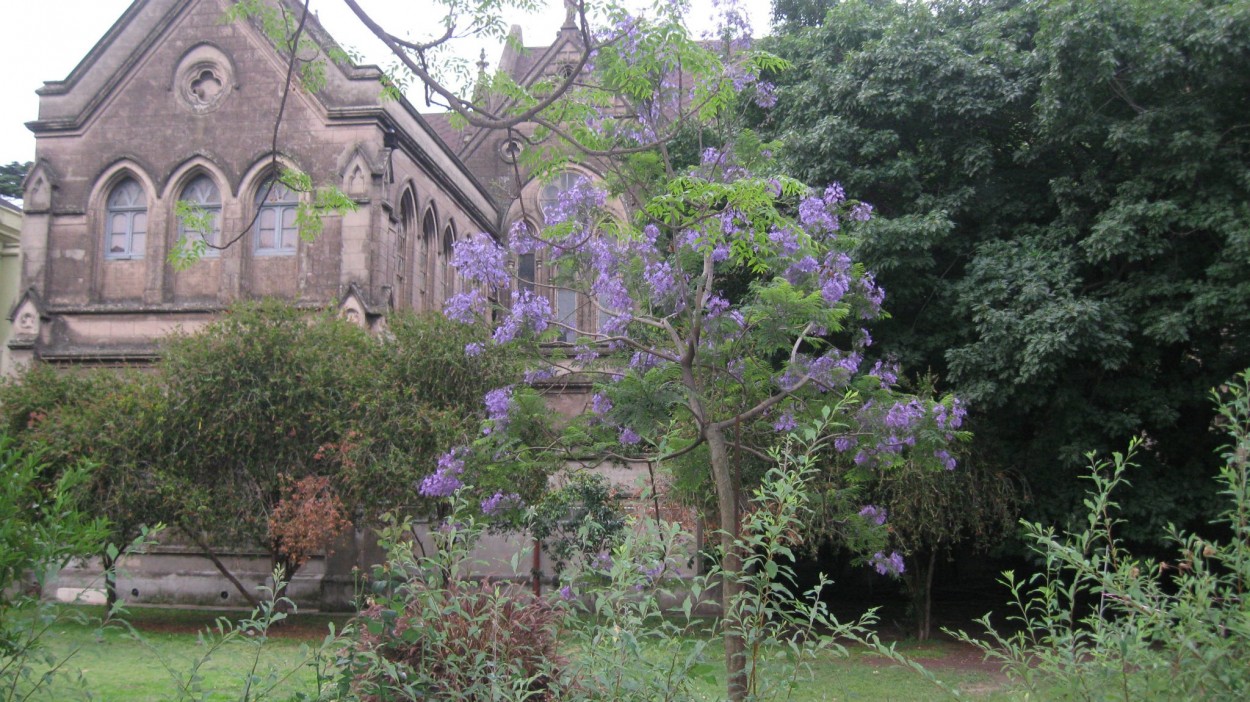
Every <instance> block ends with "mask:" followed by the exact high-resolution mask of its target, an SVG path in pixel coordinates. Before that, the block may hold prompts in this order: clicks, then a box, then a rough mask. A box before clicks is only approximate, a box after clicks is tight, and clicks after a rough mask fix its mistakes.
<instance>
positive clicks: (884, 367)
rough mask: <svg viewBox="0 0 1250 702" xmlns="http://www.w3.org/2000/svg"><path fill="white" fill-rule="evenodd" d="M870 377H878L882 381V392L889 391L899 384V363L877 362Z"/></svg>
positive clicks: (869, 373)
mask: <svg viewBox="0 0 1250 702" xmlns="http://www.w3.org/2000/svg"><path fill="white" fill-rule="evenodd" d="M868 375H872V376H876V377H877V378H878V379H879V380H880V381H881V389H882V390H889V389H890V388H892V387H894V386H895V385H897V384H898V363H897V362H893V361H891V362H889V363H886V362H884V361H877V363H876V365H874V366H873V367H872V370H871V371H868Z"/></svg>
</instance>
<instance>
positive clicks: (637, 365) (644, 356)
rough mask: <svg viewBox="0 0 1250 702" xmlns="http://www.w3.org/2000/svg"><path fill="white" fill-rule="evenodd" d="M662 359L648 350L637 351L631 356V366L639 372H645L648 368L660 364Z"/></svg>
mask: <svg viewBox="0 0 1250 702" xmlns="http://www.w3.org/2000/svg"><path fill="white" fill-rule="evenodd" d="M661 360H662V359H661V358H660V357H659V356H656V355H655V354H653V353H648V352H646V351H636V352H635V353H634V355H633V356H630V357H629V367H630V368H631V369H633V370H636V371H638V372H639V373H645V372H647V370H648V369H650V368H654V367H656V366H658V365H660V361H661Z"/></svg>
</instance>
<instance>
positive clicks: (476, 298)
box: [443, 288, 486, 324]
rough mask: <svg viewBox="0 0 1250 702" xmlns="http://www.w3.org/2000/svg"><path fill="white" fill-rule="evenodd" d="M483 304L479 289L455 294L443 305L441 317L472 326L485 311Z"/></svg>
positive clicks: (483, 299) (483, 300)
mask: <svg viewBox="0 0 1250 702" xmlns="http://www.w3.org/2000/svg"><path fill="white" fill-rule="evenodd" d="M485 302H486V300H485V298H484V297H482V290H481V288H473V289H471V290H468V291H465V292H462V293H457V294H455V295H452V296H451V297H450V298H448V300H447V302H446V303H444V305H443V316H445V317H447V319H450V320H451V321H453V322H460V323H461V324H473V323H474V322H476V321H477V316H478V315H479V314H481V313H482V312H483V311H485Z"/></svg>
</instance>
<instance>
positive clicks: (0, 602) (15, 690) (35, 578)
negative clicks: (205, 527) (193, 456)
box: [0, 434, 108, 700]
mask: <svg viewBox="0 0 1250 702" xmlns="http://www.w3.org/2000/svg"><path fill="white" fill-rule="evenodd" d="M93 470H94V467H93V466H90V465H87V464H80V465H78V466H75V467H74V468H72V469H70V470H66V471H64V472H62V473H61V474H60V475H57V476H49V475H47V465H46V464H45V463H44V462H43V460H42V456H41V455H40V454H39V453H37V452H31V451H24V450H22V449H19V448H17V447H16V446H14V444H13V440H12V439H10V438H9V437H8V436H5V435H2V434H0V475H3V479H0V699H5V700H8V699H26V698H28V697H30V696H33V695H34V694H35V693H36V692H39V691H40V690H41V689H45V688H46V686H47V685H48V684H49V683H50V682H51V681H52V679H53V677H55V676H56V675H58V674H60V673H61V672H62V668H63V667H64V665H65V661H66V659H65V658H62V659H59V660H58V659H57V658H55V657H54V656H52V654H50V653H49V652H48V651H47V650H46V649H45V648H44V645H43V644H44V641H43V639H44V637H45V635H46V634H47V633H48V631H49V630H50V629H51V628H52V627H53V626H55V625H56V623H57V622H58V621H60V618H61V616H62V615H61V613H60V612H58V611H57V610H56V609H55V608H54V607H53V606H51V605H48V604H44V603H42V602H41V601H40V599H39V596H40V594H41V593H42V590H43V585H44V583H45V581H46V579H47V577H48V575H49V574H52V573H55V572H56V571H58V570H59V569H60V568H61V567H62V566H64V565H65V564H67V563H68V562H69V560H70V559H72V558H74V557H76V556H84V555H88V554H91V553H98V552H99V551H100V550H101V548H102V547H101V544H103V542H104V539H105V538H106V536H107V534H108V523H107V521H106V520H104V519H102V518H99V517H90V516H88V515H87V514H86V513H85V512H84V511H83V510H82V509H80V507H79V500H80V498H81V496H82V491H83V488H84V486H85V485H86V484H87V483H88V482H89V481H90V480H91V475H92V472H93ZM28 585H29V588H28V587H27V586H28Z"/></svg>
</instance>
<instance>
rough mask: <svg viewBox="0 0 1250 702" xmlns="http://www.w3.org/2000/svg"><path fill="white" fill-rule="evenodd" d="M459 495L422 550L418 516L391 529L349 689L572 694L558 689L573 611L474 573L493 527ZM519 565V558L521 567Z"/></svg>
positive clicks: (351, 663)
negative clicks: (476, 553) (473, 554)
mask: <svg viewBox="0 0 1250 702" xmlns="http://www.w3.org/2000/svg"><path fill="white" fill-rule="evenodd" d="M469 511H470V507H469V506H468V505H467V504H466V503H465V501H464V500H462V499H460V497H459V496H457V497H455V498H454V499H453V511H452V516H451V517H450V518H449V519H448V520H447V521H446V522H445V523H444V525H443V527H442V528H440V529H438V530H435V531H433V532H432V535H433V540H434V544H435V550H434V552H433V554H431V555H428V556H419V557H418V556H414V537H413V534H412V524H411V522H408V521H404V522H401V523H395V522H393V521H392V523H391V524H389V525H388V526H386V527H384V528H383V529H382V530H381V532H380V536H381V542H382V545H383V546H384V547H385V548H386V551H387V554H388V556H387V561H386V563H385V564H383V565H379V566H376V567H375V568H374V569H373V586H374V592H373V594H372V596H371V597H370V598H369V605H368V607H367V608H365V609H364V610H363V611H362V612H361V614H360V617H359V619H358V621H357V622H356V624H355V627H354V630H353V633H354V636H355V640H354V644H353V646H352V647H351V649H350V650H349V652H348V654H347V657H346V659H345V661H344V662H343V671H344V673H343V679H342V681H341V686H340V691H341V693H342V694H344V695H347V694H352V695H358V696H359V697H360V698H362V699H365V700H395V699H400V700H409V699H456V700H544V699H551V700H554V699H563V698H562V697H561V696H559V695H558V694H557V693H556V683H557V680H558V677H559V675H558V672H559V671H558V667H559V664H560V662H561V661H560V657H559V654H558V648H559V645H560V630H561V624H562V620H563V615H564V611H563V610H562V609H561V608H558V607H554V606H552V605H551V604H549V603H548V602H546V601H544V600H542V599H540V598H538V597H536V596H534V595H533V594H530V593H528V592H526V591H524V590H522V589H521V588H520V587H519V586H517V585H515V584H512V583H499V582H488V581H478V580H474V579H473V578H472V577H471V571H470V566H471V562H470V560H469V558H468V556H469V551H470V550H471V549H472V547H473V545H474V544H476V543H477V541H478V539H479V538H480V536H481V534H482V533H483V531H484V529H485V527H484V525H483V524H481V523H480V522H478V521H476V520H475V519H474V518H473V517H472V516H471V515H470V514H469ZM514 567H515V563H514Z"/></svg>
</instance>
